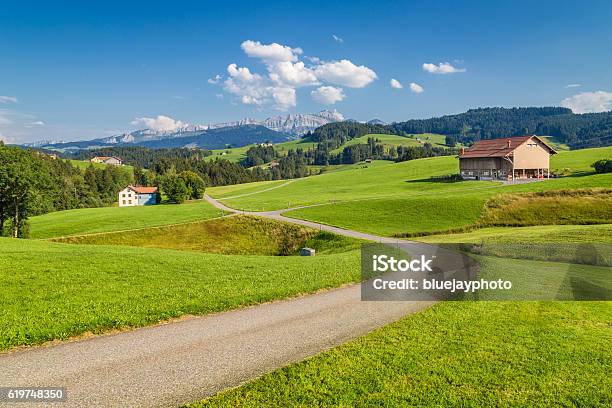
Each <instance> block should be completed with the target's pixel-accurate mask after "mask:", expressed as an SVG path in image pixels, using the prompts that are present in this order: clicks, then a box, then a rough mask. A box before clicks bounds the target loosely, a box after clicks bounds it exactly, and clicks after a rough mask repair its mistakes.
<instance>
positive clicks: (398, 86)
mask: <svg viewBox="0 0 612 408" xmlns="http://www.w3.org/2000/svg"><path fill="white" fill-rule="evenodd" d="M389 85H391V88H395V89H402V88H403V87H404V85H402V84H401V82H400V81H398V80H397V79H395V78H391V80H390V81H389Z"/></svg>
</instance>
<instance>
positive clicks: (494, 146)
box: [459, 135, 557, 158]
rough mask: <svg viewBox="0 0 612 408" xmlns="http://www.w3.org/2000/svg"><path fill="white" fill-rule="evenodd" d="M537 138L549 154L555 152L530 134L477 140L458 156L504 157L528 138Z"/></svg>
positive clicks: (540, 140)
mask: <svg viewBox="0 0 612 408" xmlns="http://www.w3.org/2000/svg"><path fill="white" fill-rule="evenodd" d="M532 138H533V139H536V140H538V141H539V142H540V143H541V144H542V145H543V146H544V147H546V148H547V149H548V150H549V151H550V153H551V154H555V153H557V152H556V151H555V150H554V149H553V148H552V147H550V146H549V145H547V144H546V142H544V141H543V140H542V139H540V138H539V137H537V136H535V135H532V136H514V137H504V138H499V139H489V140H479V141H477V142H474V144H473V145H472V146H470V148H469V149H468V150H465V151H464V152H463V153H462V154H460V155H459V157H460V158H475V157H506V156H508V155H510V154H511V153H512V152H514V150H516V148H517V147H519V146H520V145H522V144H523V143H525V142H526V141H528V140H529V139H532Z"/></svg>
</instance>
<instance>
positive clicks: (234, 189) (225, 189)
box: [206, 179, 299, 198]
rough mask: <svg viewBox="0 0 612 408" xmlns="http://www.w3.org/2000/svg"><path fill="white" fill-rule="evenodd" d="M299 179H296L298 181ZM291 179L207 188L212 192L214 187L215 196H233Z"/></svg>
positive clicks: (278, 184) (255, 191)
mask: <svg viewBox="0 0 612 408" xmlns="http://www.w3.org/2000/svg"><path fill="white" fill-rule="evenodd" d="M298 180H299V179H295V181H298ZM288 181H290V180H272V181H257V182H253V183H244V184H233V185H229V186H219V187H212V188H209V189H207V190H206V192H207V193H209V194H210V191H211V190H213V189H214V194H215V196H214V197H215V198H217V197H233V196H238V195H243V194H252V193H257V192H260V191H265V190H267V189H269V188H271V187H276V186H280V185H282V184H284V183H287V182H288Z"/></svg>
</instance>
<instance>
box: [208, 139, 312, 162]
mask: <svg viewBox="0 0 612 408" xmlns="http://www.w3.org/2000/svg"><path fill="white" fill-rule="evenodd" d="M316 145H317V144H316V143H315V142H311V141H309V140H308V139H297V140H291V141H288V142H283V143H278V144H275V145H274V149H275V150H276V151H277V152H279V153H280V154H281V155H286V154H287V152H288V151H289V150H295V149H304V150H307V149H311V148H313V147H315V146H316ZM253 146H255V145H248V146H242V147H233V148H231V149H215V150H211V152H212V156H207V157H206V159H205V160H214V159H217V158H219V159H225V160H229V161H231V162H239V161H240V160H242V159H244V158H245V157H246V152H247V150H249V148H251V147H253ZM223 152H226V153H227V154H225V155H222V153H223Z"/></svg>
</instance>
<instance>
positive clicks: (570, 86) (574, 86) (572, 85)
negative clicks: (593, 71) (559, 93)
mask: <svg viewBox="0 0 612 408" xmlns="http://www.w3.org/2000/svg"><path fill="white" fill-rule="evenodd" d="M579 86H581V85H580V84H567V85H565V87H566V88H578V87H579Z"/></svg>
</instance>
